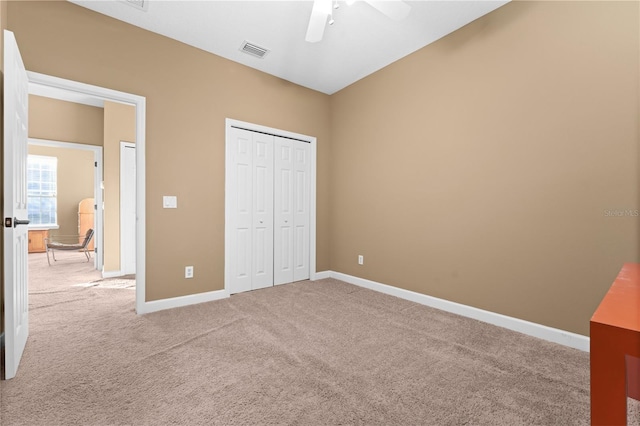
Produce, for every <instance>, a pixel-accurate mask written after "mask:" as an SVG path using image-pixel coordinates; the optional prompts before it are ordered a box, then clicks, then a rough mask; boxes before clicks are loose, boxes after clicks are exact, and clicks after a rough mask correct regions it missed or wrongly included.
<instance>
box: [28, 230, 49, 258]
mask: <svg viewBox="0 0 640 426" xmlns="http://www.w3.org/2000/svg"><path fill="white" fill-rule="evenodd" d="M48 237H49V230H47V229H34V230H30V231H29V253H44V252H45V251H46V247H45V245H44V244H45V243H44V239H45V238H48Z"/></svg>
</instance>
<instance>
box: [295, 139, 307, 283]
mask: <svg viewBox="0 0 640 426" xmlns="http://www.w3.org/2000/svg"><path fill="white" fill-rule="evenodd" d="M293 154H294V155H293V160H294V164H293V168H294V174H295V179H294V194H295V199H294V206H295V208H294V218H293V221H294V224H295V238H294V248H293V250H294V270H293V280H292V281H300V280H307V279H309V276H310V272H309V271H310V268H309V239H310V230H309V223H310V220H311V219H310V213H309V205H310V199H309V191H310V190H311V186H310V173H311V165H310V146H309V144H308V143H305V142H294V143H293Z"/></svg>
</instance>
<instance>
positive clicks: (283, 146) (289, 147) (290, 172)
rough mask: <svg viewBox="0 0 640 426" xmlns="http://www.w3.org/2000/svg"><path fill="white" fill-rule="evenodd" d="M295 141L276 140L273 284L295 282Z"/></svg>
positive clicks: (278, 138) (277, 138)
mask: <svg viewBox="0 0 640 426" xmlns="http://www.w3.org/2000/svg"><path fill="white" fill-rule="evenodd" d="M294 175H295V173H294V167H293V141H292V140H291V139H285V138H280V137H276V138H275V194H274V195H275V200H274V209H275V217H274V221H275V224H274V225H275V226H274V233H275V235H274V247H275V249H274V254H273V264H274V277H273V283H274V284H276V285H278V284H285V283H290V282H293V260H294V257H293V252H294V243H293V242H294V221H293V218H294V215H293V208H294V205H293V203H294V191H293V180H294Z"/></svg>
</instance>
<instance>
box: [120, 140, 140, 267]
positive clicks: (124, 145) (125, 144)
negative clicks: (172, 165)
mask: <svg viewBox="0 0 640 426" xmlns="http://www.w3.org/2000/svg"><path fill="white" fill-rule="evenodd" d="M125 148H133V149H135V148H136V144H134V143H131V142H125V141H120V151H119V152H118V155H119V158H120V164H119V165H118V166H119V167H120V270H121V271H124V272H125V273H132V274H134V273H135V270H134V271H133V272H129V270H128V268H125V265H126V263H127V261H126V259H125V256H124V246H125V240H126V236H125V233H124V226H123V225H122V224H123V222H124V211H123V210H124V208H123V202H122V193H123V183H124V177H125V172H124V168H123V167H122V157H123V156H122V153H123V152H124V149H125ZM134 242H135V241H134Z"/></svg>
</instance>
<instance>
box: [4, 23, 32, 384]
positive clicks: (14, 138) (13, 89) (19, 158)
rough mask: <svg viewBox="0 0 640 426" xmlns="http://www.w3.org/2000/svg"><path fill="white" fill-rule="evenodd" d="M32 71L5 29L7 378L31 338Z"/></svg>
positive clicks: (5, 373)
mask: <svg viewBox="0 0 640 426" xmlns="http://www.w3.org/2000/svg"><path fill="white" fill-rule="evenodd" d="M28 84H29V81H28V78H27V72H26V70H25V68H24V63H23V62H22V57H21V56H20V51H19V50H18V44H17V43H16V39H15V37H14V35H13V33H12V32H10V31H6V30H5V31H4V117H3V119H4V218H5V228H4V329H5V346H4V350H5V353H4V357H3V358H4V366H3V367H4V376H5V379H11V378H13V377H15V375H16V373H17V371H18V365H19V364H20V358H22V353H23V351H24V348H25V345H26V344H27V337H28V336H29V300H28V297H29V292H28V263H27V261H28V258H27V251H28V237H27V233H28V227H27V226H26V225H27V224H28V223H29V221H28V220H27V182H26V181H27V155H28V149H27V129H28V111H29V110H28V99H29V97H28V90H29V87H28Z"/></svg>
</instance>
